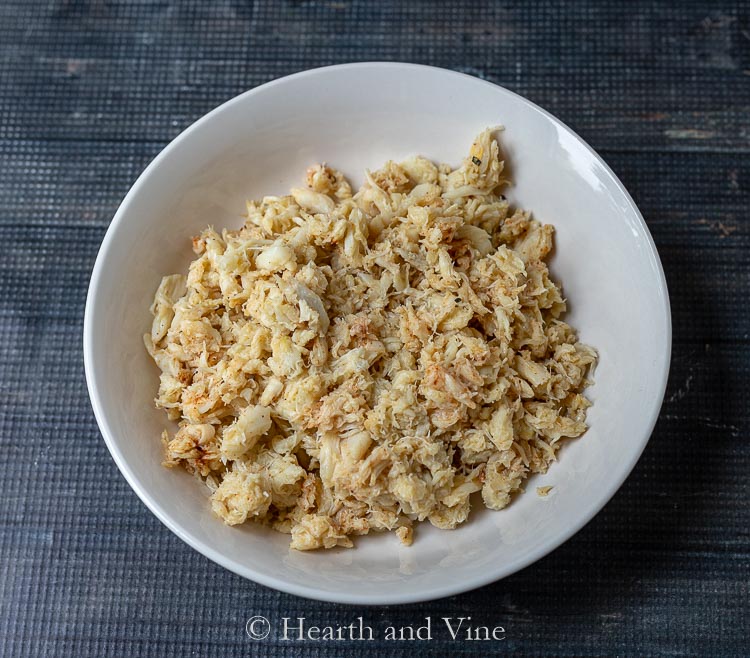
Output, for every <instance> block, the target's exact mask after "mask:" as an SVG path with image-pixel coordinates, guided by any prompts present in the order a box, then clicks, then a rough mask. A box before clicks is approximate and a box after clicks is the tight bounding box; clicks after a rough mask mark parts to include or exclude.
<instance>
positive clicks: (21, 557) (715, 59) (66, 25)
mask: <svg viewBox="0 0 750 658" xmlns="http://www.w3.org/2000/svg"><path fill="white" fill-rule="evenodd" d="M371 59H381V60H391V59H392V60H403V61H413V62H422V63H428V64H434V65H438V66H443V67H447V68H452V69H457V70H460V71H464V72H468V73H471V74H473V75H477V76H479V77H482V78H486V79H488V80H491V81H493V82H497V83H499V84H502V85H505V86H506V87H509V88H510V89H513V90H514V91H517V92H519V93H521V94H523V95H525V96H527V97H528V98H530V99H532V100H533V101H535V102H537V103H539V104H541V105H542V106H544V107H545V108H547V109H549V110H550V111H551V112H553V113H554V114H556V115H557V116H559V117H560V118H562V119H563V120H564V121H565V122H567V123H568V124H569V125H570V126H571V127H572V128H573V129H574V130H576V131H577V132H578V133H579V134H581V135H582V136H583V137H584V139H586V140H587V141H588V142H589V143H590V144H591V145H592V146H593V147H594V148H595V149H597V150H598V151H599V153H601V154H602V156H603V157H604V158H605V159H606V160H607V161H608V162H609V163H610V164H611V166H612V167H613V169H614V170H615V171H616V172H617V174H618V175H619V176H620V177H621V179H622V180H623V182H624V183H625V185H626V186H627V187H628V189H629V190H630V191H631V193H632V194H633V197H634V198H635V199H636V201H637V203H638V204H639V206H640V208H641V210H642V211H643V214H644V216H645V217H646V220H647V222H648V224H649V227H650V229H651V231H652V233H653V235H654V239H655V240H656V244H657V246H658V248H659V252H660V254H661V257H662V260H663V263H664V268H665V270H666V275H667V279H668V282H669V286H670V291H671V296H672V311H673V318H674V353H673V366H672V375H671V379H670V385H669V389H668V391H667V396H666V401H665V404H664V407H663V409H662V413H661V418H660V420H659V423H658V425H657V427H656V431H655V433H654V435H653V438H652V440H651V442H650V444H649V446H648V448H647V450H646V452H645V454H644V455H643V457H642V459H641V461H640V463H639V464H638V466H637V467H636V469H635V471H634V472H633V474H632V476H631V477H630V478H629V479H628V481H627V482H626V484H625V485H624V486H623V488H622V489H621V490H620V492H619V493H618V494H617V495H616V496H615V498H614V499H613V500H612V501H611V502H610V503H609V505H607V507H606V508H605V510H604V511H603V512H602V513H601V514H599V516H598V517H597V518H596V519H595V520H594V521H592V522H591V523H590V524H589V525H588V527H586V528H585V529H584V530H583V531H581V532H580V533H579V534H578V535H577V536H576V537H575V538H574V539H572V540H571V541H569V542H568V543H567V544H566V545H564V546H563V547H562V548H560V549H558V550H557V551H555V552H554V553H553V554H552V555H550V556H548V557H547V558H545V559H543V560H541V561H540V562H538V563H537V564H535V565H533V566H531V567H529V568H528V569H526V570H525V571H523V572H521V573H518V574H516V575H514V576H512V577H510V578H507V579H505V580H504V581H502V582H500V583H497V584H495V585H491V586H489V587H485V588H484V589H481V590H478V591H475V592H471V593H468V594H465V595H461V596H456V597H453V598H451V599H444V600H441V601H436V602H432V603H427V604H422V605H416V606H403V607H390V608H384V609H378V610H375V609H365V610H356V609H354V608H344V607H341V606H337V605H332V604H325V603H317V602H311V601H306V600H303V599H298V598H295V597H292V596H287V595H283V594H278V593H276V592H274V591H271V590H268V589H265V588H264V587H261V586H258V585H254V584H253V583H251V582H248V581H245V580H243V579H241V578H239V577H237V576H235V575H233V574H231V573H229V572H227V571H225V570H223V569H222V568H220V567H218V566H216V565H214V564H213V563H211V562H209V561H208V560H207V559H205V558H204V557H202V556H201V555H199V554H198V553H196V552H194V551H193V550H191V549H190V548H188V547H187V546H186V545H184V544H183V543H182V542H180V541H179V540H178V539H177V538H176V537H175V536H173V535H172V534H171V533H170V532H169V531H168V530H167V529H166V528H164V527H163V526H162V525H160V523H159V522H158V521H157V520H156V519H155V518H154V517H153V516H152V515H151V514H150V513H149V512H148V511H147V510H146V508H145V507H144V506H143V505H142V504H141V503H140V502H139V501H138V499H137V498H136V496H135V494H134V493H132V492H131V490H130V489H129V487H128V485H127V484H126V483H125V481H124V480H123V478H122V477H121V476H120V475H119V473H118V472H117V469H116V467H115V465H114V463H113V462H112V460H111V459H110V457H109V455H108V453H107V450H106V448H105V446H104V443H103V441H102V440H101V438H100V435H99V431H98V429H97V426H96V423H95V421H94V418H93V415H92V413H91V409H90V406H89V402H88V397H87V394H86V389H85V383H84V375H83V365H82V348H81V329H82V317H83V307H84V300H85V295H86V287H87V284H88V278H89V273H90V271H91V268H92V266H93V263H94V258H95V256H96V251H97V248H98V246H99V243H100V241H101V239H102V237H103V236H104V232H105V230H106V228H107V225H108V223H109V221H110V219H111V217H112V215H113V213H114V211H115V209H116V207H117V205H118V203H119V202H120V200H121V199H122V197H123V195H124V194H125V192H126V191H127V190H128V188H129V186H130V185H131V184H132V183H133V181H134V180H135V178H136V177H137V176H138V174H139V173H140V172H141V171H142V169H143V168H144V167H145V165H146V164H147V163H148V162H149V161H150V160H151V158H153V157H154V156H155V155H156V154H157V153H158V152H159V150H161V149H162V147H163V146H164V145H165V144H166V143H167V142H168V141H169V140H170V139H172V138H173V137H174V136H176V135H177V134H178V133H179V132H180V131H181V130H183V129H184V128H185V127H186V126H188V125H189V124H190V123H191V122H192V121H194V120H195V119H196V118H198V117H200V116H201V115H202V114H204V113H205V112H206V111H208V110H210V109H211V108H213V107H214V106H216V105H217V104H219V103H221V102H222V101H224V100H226V99H228V98H231V97H232V96H234V95H236V94H238V93H240V92H242V91H244V90H246V89H249V88H251V87H254V86H256V85H258V84H261V83H263V82H266V81H268V80H271V79H273V78H276V77H278V76H282V75H286V74H288V73H292V72H295V71H299V70H302V69H305V68H310V67H315V66H321V65H326V64H334V63H339V62H347V61H354V60H371ZM749 117H750V21H749V19H748V6H747V5H744V8H743V6H742V4H741V3H736V4H733V3H730V2H715V3H709V2H703V3H695V2H692V3H688V2H674V3H671V4H670V3H656V2H630V1H625V2H615V1H614V0H612V1H610V2H575V3H573V2H571V3H569V4H558V3H554V2H548V1H544V0H539V1H538V2H533V3H521V2H508V3H502V4H501V3H497V4H493V3H487V2H471V1H468V0H467V1H464V2H450V3H435V2H417V1H414V0H413V1H411V2H395V1H394V2H374V1H372V0H371V1H369V2H367V1H365V2H361V1H350V0H340V1H337V2H323V1H318V2H274V1H272V0H268V1H258V2H248V3H242V2H231V1H216V2H206V3H196V2H183V3H178V2H167V1H162V2H158V1H148V0H141V1H140V2H76V1H73V0H71V1H67V2H56V1H51V0H44V1H42V2H26V1H23V0H17V1H16V2H9V1H2V2H1V3H0V244H2V250H0V458H1V459H2V461H3V465H4V472H3V477H2V478H0V595H1V599H0V606H1V607H0V655H34V656H42V655H53V654H60V655H62V654H67V655H76V656H97V657H98V656H102V655H118V656H136V655H145V654H152V655H159V656H177V655H198V656H224V655H226V656H241V655H249V654H251V653H253V652H256V653H260V654H262V655H269V654H278V655H288V656H292V655H295V656H296V655H303V656H304V655H313V654H314V653H315V652H317V651H318V650H320V651H321V652H322V651H323V650H330V653H331V655H341V656H344V655H351V654H352V652H353V651H355V650H356V649H361V645H360V646H352V645H347V644H345V643H338V644H335V645H334V644H328V645H327V646H325V647H322V648H321V647H319V646H315V645H311V644H310V643H306V644H292V643H283V644H280V643H278V642H273V641H266V642H263V643H258V644H253V643H252V642H251V641H250V640H249V639H248V638H247V637H246V636H245V634H244V630H243V629H244V622H245V620H246V619H247V618H248V617H249V616H251V615H253V614H262V615H266V616H268V617H269V618H271V619H272V620H277V619H279V618H280V617H281V616H284V615H286V616H291V617H295V616H298V615H305V616H306V617H307V618H308V620H310V622H315V623H317V624H319V625H324V624H330V623H348V622H349V621H351V620H352V619H354V618H355V617H356V615H358V614H362V615H364V617H365V621H366V622H369V623H370V624H371V625H373V626H378V627H382V626H383V625H384V624H385V622H386V621H387V622H391V623H397V624H411V623H416V622H418V621H419V620H420V619H421V618H422V617H423V616H424V615H427V614H430V615H433V617H439V616H442V615H449V614H451V615H460V614H464V615H465V614H468V615H472V616H473V617H474V619H475V620H477V621H479V622H482V623H495V622H497V623H501V624H502V625H504V626H505V628H506V632H507V638H508V639H507V640H506V641H505V642H504V643H502V644H500V645H498V646H499V647H500V649H501V650H502V651H503V652H507V653H516V654H537V655H555V654H557V655H571V656H573V655H575V656H583V655H602V654H619V655H643V654H667V655H698V654H702V655H707V656H717V655H738V656H739V655H748V654H750V643H749V641H748V635H749V634H750V628H748V616H749V613H748V606H749V597H748V587H749V581H750V549H749V548H748V545H749V542H748V539H749V535H750V531H749V527H750V504H749V503H748V472H749V471H750V445H749V441H748V426H749V424H748V415H749V413H750V406H749V405H748V370H749V369H750V342H749V341H748V331H749V330H750V310H748V309H749V308H750V305H748V303H747V297H746V295H747V293H748V289H749V286H748V284H749V283H750V281H749V278H750V274H749V273H750V267H749V266H750V217H748V206H749V205H750V204H749V201H750V161H749V160H748V153H749V152H750V118H749ZM370 648H371V649H373V648H375V647H374V646H370ZM397 648H398V647H397ZM472 649H474V650H477V651H486V648H485V647H482V646H472V645H471V643H463V644H458V645H457V644H455V643H454V644H450V643H444V644H441V643H440V642H437V641H433V642H432V643H421V644H420V645H419V646H415V645H414V644H413V643H412V645H411V646H402V647H400V648H399V651H402V652H403V654H404V655H407V653H408V654H413V653H415V652H419V651H430V652H434V653H441V652H442V653H445V652H449V651H450V652H454V653H456V652H460V651H467V652H468V651H470V650H472ZM382 650H383V648H382V647H381V651H382Z"/></svg>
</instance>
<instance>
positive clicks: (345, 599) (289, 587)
mask: <svg viewBox="0 0 750 658" xmlns="http://www.w3.org/2000/svg"><path fill="white" fill-rule="evenodd" d="M376 68H388V69H391V70H392V71H393V73H394V74H397V73H398V72H400V71H404V70H411V71H414V70H426V71H431V72H432V73H436V72H439V73H441V74H442V75H445V76H446V77H448V78H463V79H465V78H468V79H470V80H471V81H472V82H473V83H474V84H478V85H488V86H491V87H493V88H495V89H500V90H501V91H502V92H504V93H506V94H509V95H511V96H513V97H515V99H516V100H518V101H519V102H521V103H522V104H524V105H525V106H526V107H527V108H528V110H529V111H530V112H537V113H540V114H542V115H543V116H544V117H545V118H546V119H547V120H548V121H551V122H552V123H553V124H554V125H555V126H556V127H558V128H562V129H564V130H565V131H567V132H568V133H569V134H571V135H572V136H573V137H574V138H575V139H576V140H577V142H578V143H580V144H581V145H582V146H583V147H584V148H585V149H586V150H587V151H588V153H589V154H590V155H591V156H592V157H593V158H594V160H596V161H597V163H598V164H599V165H600V166H601V167H602V169H603V171H604V172H605V173H606V175H607V176H609V177H610V179H611V181H612V182H613V183H614V185H615V187H616V188H617V189H618V190H619V192H620V193H621V194H622V195H623V197H624V198H625V200H626V201H627V202H628V204H629V205H630V207H631V209H632V210H633V211H634V213H635V218H636V219H637V221H638V223H639V224H640V228H641V229H642V230H643V235H644V237H645V242H646V244H647V245H648V249H649V259H650V260H651V261H652V262H653V263H654V264H655V265H656V269H657V272H658V275H659V276H658V279H659V280H658V286H659V296H660V297H661V299H662V300H663V306H662V309H661V311H662V315H663V317H662V321H663V323H664V326H665V329H666V336H665V339H666V345H665V352H666V354H665V356H664V359H663V362H662V364H661V366H662V367H661V372H660V373H659V376H660V379H661V381H660V382H659V386H658V388H657V390H658V391H660V393H659V395H658V396H655V397H654V401H653V404H652V406H651V409H650V415H649V418H648V422H647V423H646V424H645V425H644V427H645V428H646V431H645V432H643V434H642V436H640V437H639V445H638V446H637V449H635V450H633V452H632V454H631V456H630V458H629V460H628V463H627V465H626V467H625V468H624V469H623V470H622V471H621V473H620V475H619V476H618V477H616V478H614V479H613V480H611V481H610V483H609V486H608V487H607V489H606V490H604V491H601V492H600V494H599V495H598V496H597V497H596V498H595V499H593V502H592V503H591V504H590V505H589V506H588V507H587V508H586V509H585V510H584V511H583V513H581V514H580V515H579V516H578V518H577V519H576V520H575V523H573V524H571V526H570V527H569V528H568V529H566V531H565V532H563V533H561V534H560V535H558V536H557V537H556V538H555V539H554V541H550V542H548V543H546V544H544V545H542V546H540V547H539V548H537V549H535V550H533V551H531V552H529V553H526V554H524V555H522V556H520V557H519V558H518V559H516V560H513V561H512V562H510V563H506V564H504V565H502V567H499V568H497V569H495V570H494V571H489V572H488V573H487V574H485V575H482V576H481V577H477V578H473V579H470V580H467V581H465V582H462V583H460V584H451V585H442V586H434V587H426V588H421V589H419V590H414V591H412V590H395V591H393V592H389V593H387V594H364V595H361V594H358V593H356V592H329V591H325V590H319V589H317V588H316V587H310V586H306V585H302V584H296V583H291V582H288V581H286V580H284V579H280V578H277V577H276V576H274V575H272V574H268V573H265V572H262V571H256V570H255V569H253V568H251V567H249V566H247V565H245V564H240V563H238V562H236V561H235V560H232V559H231V558H228V557H227V556H225V555H224V554H223V553H221V552H220V551H218V550H216V549H214V548H212V547H211V546H209V545H207V544H205V543H204V542H203V541H201V540H200V539H198V538H197V537H195V536H194V535H192V534H191V533H190V532H188V531H186V530H185V529H184V528H183V527H182V526H181V525H180V524H179V523H177V522H176V521H175V520H174V519H172V517H171V516H170V515H169V513H167V512H166V511H165V509H164V508H163V507H162V506H161V504H160V503H159V501H158V500H156V499H154V498H153V497H152V496H151V495H150V494H149V493H148V491H147V488H146V487H145V485H144V484H143V483H142V482H141V481H140V480H139V478H138V477H137V476H136V474H135V472H134V471H133V470H132V469H131V468H130V466H129V465H128V463H127V461H126V460H125V458H124V457H123V454H122V452H121V451H120V449H119V448H118V445H117V441H116V439H115V433H114V432H113V431H112V428H111V427H110V425H109V422H108V419H107V417H106V415H105V413H104V406H103V403H102V391H101V389H100V388H99V386H98V384H97V377H96V374H95V366H94V350H93V345H94V333H93V316H94V312H95V306H96V303H97V299H98V290H99V284H100V279H101V275H102V272H103V269H104V267H105V265H104V264H105V262H106V261H107V256H108V254H109V253H110V250H111V249H112V248H113V245H114V234H115V233H116V230H117V227H118V225H119V224H120V223H121V222H122V221H123V218H124V216H125V215H126V213H127V210H128V207H129V205H130V204H131V202H132V200H133V198H135V197H136V196H137V194H138V192H139V190H140V188H141V187H142V185H143V183H144V181H145V180H146V179H147V178H148V177H149V176H150V175H151V173H152V172H153V171H154V170H155V169H156V168H157V167H158V166H159V165H160V163H161V161H162V160H164V159H165V157H166V155H167V154H168V153H169V152H170V151H171V150H172V149H173V148H175V146H176V145H177V144H179V143H180V142H182V141H183V140H185V139H186V138H187V137H188V135H189V134H190V133H191V132H193V131H194V130H195V129H196V128H198V127H199V126H201V125H203V124H204V123H207V122H208V121H211V120H212V119H213V118H215V117H216V116H217V115H219V114H221V113H222V112H223V111H225V110H227V109H228V108H229V107H231V106H233V105H234V104H237V103H241V102H244V101H245V100H246V99H248V98H251V97H252V96H253V95H255V94H258V93H262V92H263V91H265V90H267V89H268V88H270V87H273V86H277V85H285V84H289V83H293V82H294V81H295V80H298V79H301V78H309V77H314V76H317V75H321V74H330V73H335V72H336V71H341V70H351V69H360V70H365V69H376ZM671 351H672V318H671V309H670V300H669V291H668V288H667V281H666V277H665V275H664V268H663V267H662V263H661V260H660V258H659V254H658V251H657V249H656V245H655V243H654V240H653V237H652V235H651V232H650V231H649V229H648V225H647V224H646V222H645V220H644V219H643V215H642V214H641V212H640V210H639V209H638V206H637V205H636V203H635V202H634V201H633V198H632V197H631V196H630V194H629V193H628V191H627V189H626V188H625V186H624V185H623V184H622V182H621V181H620V179H619V178H618V177H617V175H616V174H615V173H614V172H613V171H612V169H611V168H610V167H609V165H607V163H606V162H605V161H604V160H603V159H602V157H601V156H600V155H599V154H598V153H597V152H596V151H595V150H594V149H593V148H592V147H591V146H589V144H588V143H586V141H585V140H583V139H582V138H581V137H580V136H579V135H578V134H577V133H576V132H575V131H573V130H571V129H570V128H569V127H568V126H567V125H566V124H565V123H563V122H562V121H560V120H559V119H558V118H557V117H555V116H554V115H552V114H551V113H550V112H548V111H547V110H545V109H544V108H542V107H540V106H539V105H537V104H536V103H533V102H532V101H530V100H528V99H526V98H524V97H523V96H521V95H520V94H517V93H515V92H513V91H511V90H509V89H507V88H505V87H503V86H501V85H498V84H495V83H493V82H490V81H488V80H483V79H481V78H477V77H475V76H472V75H468V74H465V73H461V72H458V71H453V70H450V69H444V68H440V67H436V66H427V65H424V64H413V63H406V62H382V61H371V62H357V63H348V64H337V65H333V66H323V67H318V68H313V69H307V70H304V71H300V72H298V73H293V74H291V75H287V76H283V77H280V78H276V79H274V80H271V81H269V82H266V83H264V84H262V85H259V86H257V87H254V88H253V89H250V90H248V91H245V92H243V93H241V94H239V95H237V96H235V97H233V98H231V99H229V100H227V101H225V102H224V103H222V104H221V105H219V106H217V107H216V108H214V109H213V110H211V111H210V112H208V113H207V114H204V115H203V116H202V117H200V118H199V119H197V120H196V121H195V122H194V123H192V124H191V125H189V126H188V127H187V128H185V129H184V130H183V131H182V132H181V133H180V134H179V135H178V136H177V137H175V138H174V139H173V140H172V141H171V142H169V143H168V144H167V145H166V146H165V147H164V148H163V149H162V150H161V151H160V152H159V153H158V154H157V155H156V156H155V157H154V158H153V160H152V161H151V162H150V163H149V164H148V166H147V167H146V168H145V169H144V170H143V172H142V173H141V174H140V175H139V176H138V178H137V179H136V181H135V183H133V185H132V186H131V187H130V189H129V190H128V192H127V194H126V195H125V197H124V198H123V200H122V202H121V203H120V205H119V207H118V208H117V211H116V212H115V214H114V216H113V218H112V221H111V222H110V224H109V226H108V227H107V231H106V233H105V236H104V239H103V240H102V243H101V246H100V247H99V251H98V253H97V256H96V261H95V263H94V267H93V270H92V273H91V278H90V281H89V288H88V293H87V296H86V306H85V310H84V320H83V357H84V359H83V360H84V370H85V374H86V386H87V388H88V393H89V398H90V400H91V406H92V408H93V411H94V416H95V418H96V421H97V424H98V426H99V430H100V432H101V434H102V436H103V438H104V441H105V443H106V445H107V448H108V449H109V452H110V454H111V456H112V458H113V460H114V462H115V464H116V465H117V467H118V469H119V470H120V472H121V473H122V475H123V477H124V478H125V480H126V481H127V482H128V484H129V485H130V487H131V488H132V489H133V491H135V493H136V494H137V495H138V497H139V498H140V499H141V501H142V502H143V503H144V504H145V505H146V507H147V508H148V509H149V510H151V512H152V513H153V514H154V515H155V516H156V517H157V518H158V519H159V520H160V521H161V522H162V523H163V524H164V525H165V526H166V527H167V528H169V529H170V530H171V531H172V532H173V533H174V534H175V535H177V536H178V537H179V538H180V539H181V540H182V541H184V542H185V543H186V544H188V545H189V546H191V547H192V548H193V549H195V550H197V551H198V552H199V553H201V554H203V555H204V556H205V557H207V558H208V559H210V560H211V561H213V562H215V563H217V564H219V565H221V566H223V567H224V568H226V569H228V570H230V571H232V572H234V573H236V574H237V575H239V576H242V577H244V578H248V579H249V580H252V581H254V582H256V583H260V584H261V585H265V586H267V587H271V588H273V589H276V590H279V591H282V592H286V593H289V594H294V595H297V596H301V597H306V598H310V599H316V600H321V601H329V602H333V603H344V604H358V605H378V604H380V605H386V604H389V605H390V604H405V603H417V602H422V601H430V600H434V599H439V598H443V597H446V596H451V595H455V594H460V593H462V592H466V591H470V590H473V589H476V588H479V587H483V586H485V585H488V584H490V583H493V582H496V581H498V580H501V579H502V578H505V577H507V576H510V575H511V574H513V573H516V572H517V571H520V570H521V569H524V568H525V567H527V566H529V565H531V564H532V563H534V562H536V561H537V560H539V559H541V558H543V557H544V556H545V555H547V554H549V553H551V552H552V551H553V550H555V549H556V548H558V547H559V546H561V545H562V544H563V543H565V542H566V541H568V540H569V539H570V538H571V537H572V536H573V535H574V534H576V533H577V532H578V531H579V530H581V529H582V528H583V527H584V526H585V525H586V524H588V523H589V521H591V519H592V518H594V516H596V515H597V514H598V513H599V512H600V511H601V509H602V508H603V507H604V506H605V505H606V504H607V503H608V502H609V501H610V499H611V498H612V497H613V496H614V494H615V493H616V492H617V491H618V489H619V488H620V487H621V486H622V484H623V482H624V481H625V480H626V479H627V477H628V476H629V475H630V473H631V472H632V470H633V468H634V467H635V464H636V463H637V461H638V459H639V458H640V456H641V454H642V453H643V450H644V449H645V447H646V444H647V443H648V441H649V439H650V438H651V435H652V433H653V430H654V427H655V426H656V422H657V420H658V418H659V413H660V410H661V406H662V403H663V400H664V395H665V392H666V387H667V381H668V376H669V368H670V362H671Z"/></svg>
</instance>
